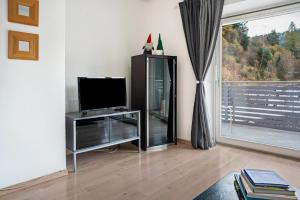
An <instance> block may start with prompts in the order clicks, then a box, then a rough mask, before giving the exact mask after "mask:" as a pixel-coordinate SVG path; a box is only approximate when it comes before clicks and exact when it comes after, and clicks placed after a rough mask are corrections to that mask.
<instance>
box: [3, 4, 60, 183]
mask: <svg viewBox="0 0 300 200" xmlns="http://www.w3.org/2000/svg"><path fill="white" fill-rule="evenodd" d="M8 30H16V31H25V32H31V33H38V34H39V35H40V46H39V47H40V59H39V61H23V60H9V59H7V31H8ZM0 49H1V51H0V188H3V187H7V186H10V185H13V184H17V183H20V182H23V181H27V180H30V179H33V178H37V177H40V176H44V175H47V174H50V173H53V172H57V171H60V170H63V169H65V168H66V162H65V133H64V113H65V103H64V102H65V82H64V80H65V1H64V0H51V1H50V0H41V1H40V25H39V27H32V26H26V25H20V24H14V23H8V22H7V0H0Z"/></svg>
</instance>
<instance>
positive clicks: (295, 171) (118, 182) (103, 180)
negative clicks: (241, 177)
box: [0, 145, 300, 200]
mask: <svg viewBox="0 0 300 200" xmlns="http://www.w3.org/2000/svg"><path fill="white" fill-rule="evenodd" d="M244 167H247V168H262V169H272V170H276V171H277V172H278V173H279V174H281V175H282V176H283V177H284V178H285V179H287V180H288V181H289V182H290V183H291V184H292V185H294V186H296V187H299V188H300V162H299V161H296V160H289V159H285V158H281V157H276V156H273V155H268V154H263V153H257V152H252V151H248V150H241V149H237V148H232V147H227V146H222V145H218V146H217V147H215V148H213V149H211V150H209V151H200V150H193V149H191V148H190V147H189V146H186V145H177V146H173V147H171V148H170V149H168V150H164V151H160V152H147V153H146V152H142V153H141V154H138V153H136V152H132V150H130V149H128V147H127V148H124V147H123V148H122V149H121V150H120V151H118V152H115V153H106V152H90V153H86V154H83V155H79V157H78V171H77V173H75V174H74V173H70V175H69V176H67V177H63V178H59V179H57V180H53V181H50V182H47V183H44V184H40V185H38V186H35V187H32V188H30V189H27V190H24V191H19V192H17V193H13V194H10V195H7V196H4V197H2V198H0V199H1V200H2V199H3V200H7V199H26V200H29V199H33V200H35V199H43V200H48V199H56V200H65V199H68V200H73V199H76V200H81V199H83V200H91V199H92V200H93V199H97V200H100V199H105V200H107V199H139V200H142V199H167V200H169V199H172V200H173V199H193V197H195V196H196V195H197V194H199V193H200V192H202V191H204V190H205V189H206V188H208V187H209V186H210V185H212V184H213V183H214V182H216V181H217V180H218V179H220V178H221V177H223V176H224V175H226V174H227V173H229V172H230V171H234V170H240V169H241V168H244Z"/></svg>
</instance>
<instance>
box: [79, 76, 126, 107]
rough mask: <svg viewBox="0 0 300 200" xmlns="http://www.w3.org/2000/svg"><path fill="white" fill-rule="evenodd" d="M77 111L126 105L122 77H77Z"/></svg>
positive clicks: (124, 86)
mask: <svg viewBox="0 0 300 200" xmlns="http://www.w3.org/2000/svg"><path fill="white" fill-rule="evenodd" d="M78 99H79V111H80V112H82V111H88V110H96V109H101V108H120V107H124V106H126V79H125V78H124V77H103V78H102V77H101V78H87V77H78Z"/></svg>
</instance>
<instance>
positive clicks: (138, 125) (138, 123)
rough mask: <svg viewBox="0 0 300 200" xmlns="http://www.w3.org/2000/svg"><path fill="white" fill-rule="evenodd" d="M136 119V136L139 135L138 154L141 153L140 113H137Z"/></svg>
mask: <svg viewBox="0 0 300 200" xmlns="http://www.w3.org/2000/svg"><path fill="white" fill-rule="evenodd" d="M137 116H138V117H137V119H138V121H137V128H138V134H139V141H138V142H139V144H138V145H139V153H140V152H141V113H140V112H138V113H137Z"/></svg>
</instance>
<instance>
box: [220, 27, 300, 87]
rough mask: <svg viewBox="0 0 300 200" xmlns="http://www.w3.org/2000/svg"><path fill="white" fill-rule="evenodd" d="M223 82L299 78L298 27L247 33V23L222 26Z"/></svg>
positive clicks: (299, 31) (299, 33) (299, 49)
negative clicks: (279, 31)
mask: <svg viewBox="0 0 300 200" xmlns="http://www.w3.org/2000/svg"><path fill="white" fill-rule="evenodd" d="M222 43H223V45H222V47H223V52H222V54H223V58H222V65H223V67H222V79H223V81H295V80H300V29H297V27H296V25H295V23H294V22H290V24H289V25H287V31H285V32H282V33H277V32H276V31H275V30H272V31H271V32H270V33H269V34H266V35H260V36H255V37H249V36H248V28H247V22H245V23H237V24H231V25H225V26H223V31H222Z"/></svg>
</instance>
